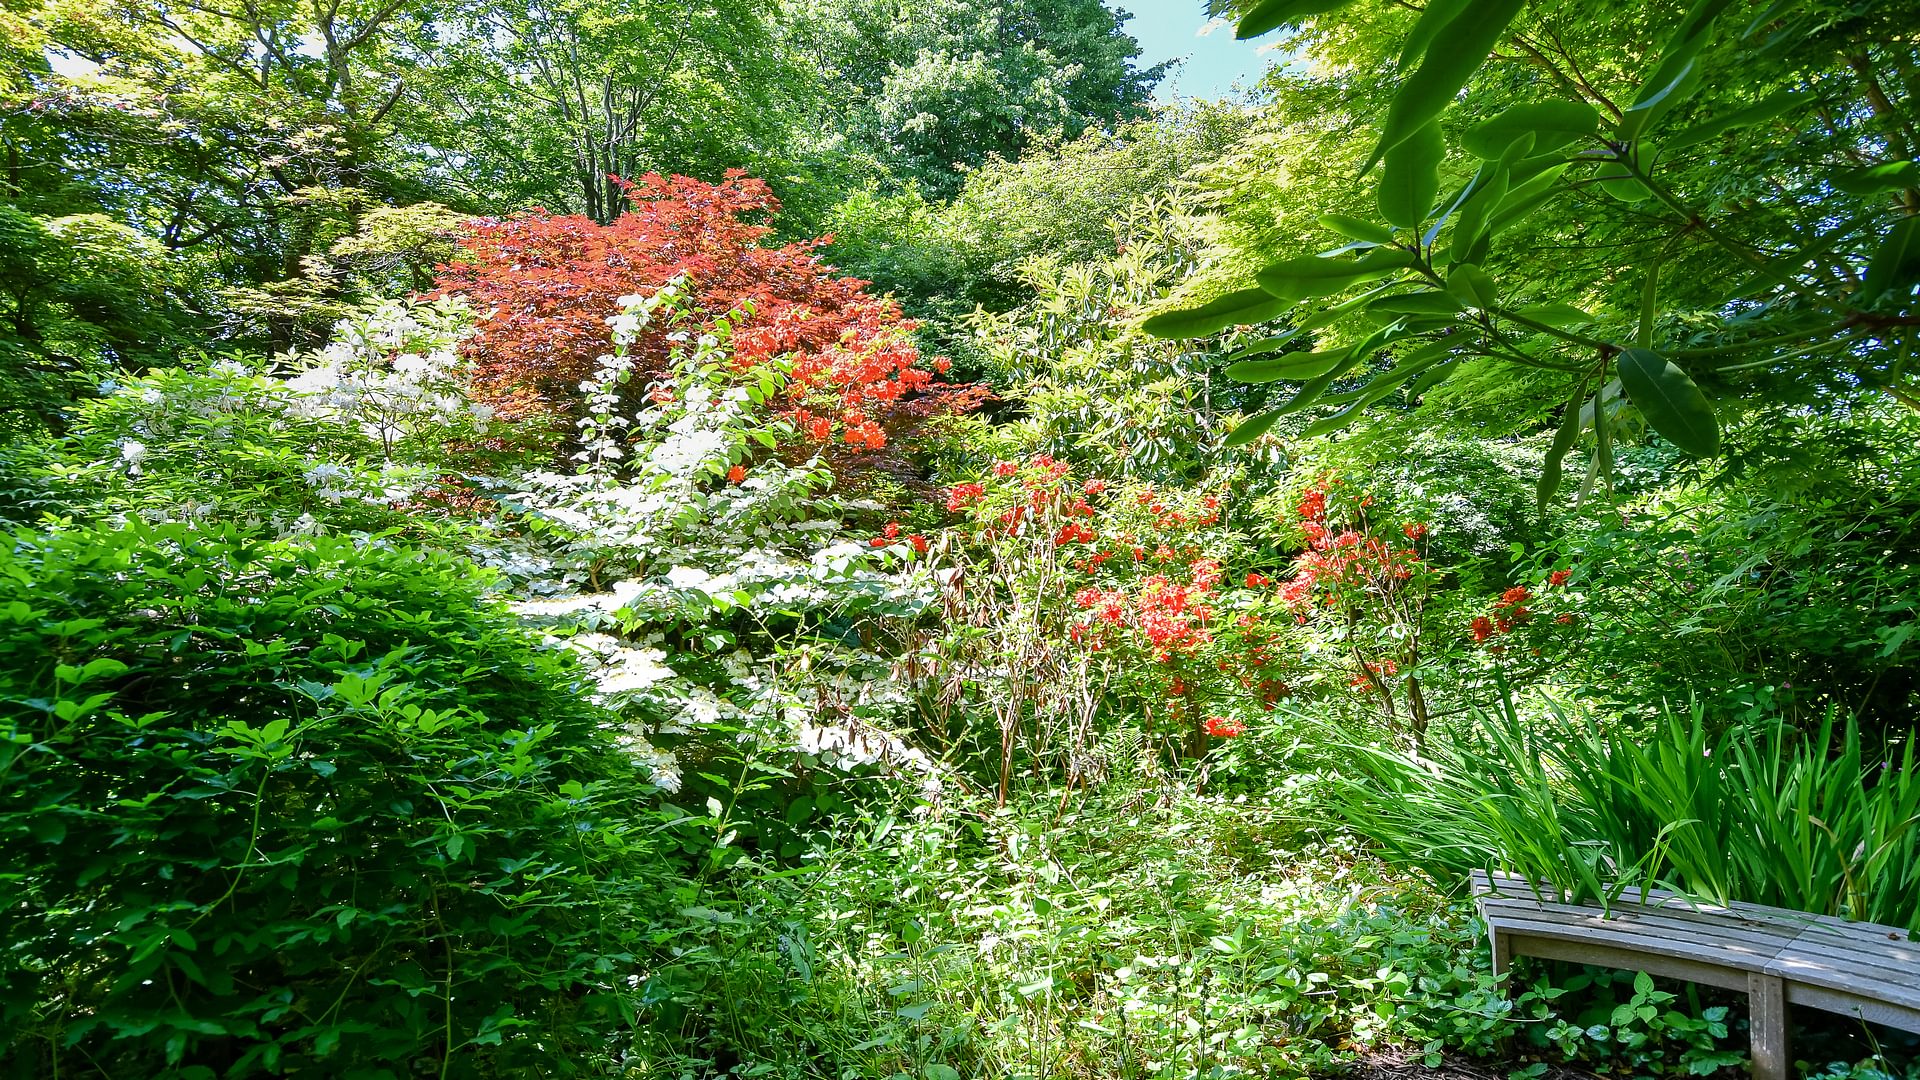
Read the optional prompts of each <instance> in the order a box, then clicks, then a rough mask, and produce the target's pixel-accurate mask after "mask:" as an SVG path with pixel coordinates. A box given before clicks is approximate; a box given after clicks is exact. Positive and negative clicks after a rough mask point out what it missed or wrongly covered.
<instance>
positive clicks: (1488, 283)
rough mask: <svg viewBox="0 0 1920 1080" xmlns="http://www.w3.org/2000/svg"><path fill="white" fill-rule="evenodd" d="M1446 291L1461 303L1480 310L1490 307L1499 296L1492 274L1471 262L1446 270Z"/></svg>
mask: <svg viewBox="0 0 1920 1080" xmlns="http://www.w3.org/2000/svg"><path fill="white" fill-rule="evenodd" d="M1447 291H1448V292H1450V293H1452V294H1453V295H1454V298H1455V299H1457V300H1459V301H1460V302H1461V303H1462V304H1465V305H1466V306H1468V307H1471V308H1479V309H1480V310H1482V311H1485V310H1486V309H1488V308H1490V307H1492V306H1493V305H1494V304H1495V303H1497V302H1498V301H1499V298H1500V291H1499V290H1498V289H1497V288H1495V287H1494V284H1493V277H1492V275H1490V274H1488V273H1487V272H1486V271H1485V270H1482V269H1480V267H1478V266H1476V265H1474V264H1473V263H1460V264H1459V265H1457V266H1455V267H1454V268H1453V269H1451V270H1449V271H1448V272H1447Z"/></svg>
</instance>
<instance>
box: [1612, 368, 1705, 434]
mask: <svg viewBox="0 0 1920 1080" xmlns="http://www.w3.org/2000/svg"><path fill="white" fill-rule="evenodd" d="M1615 366H1616V370H1617V371H1618V372H1619V375H1620V385H1621V387H1623V388H1624V389H1625V390H1626V392H1627V397H1628V398H1629V399H1630V400H1632V402H1633V404H1634V407H1635V408H1638V409H1639V410H1640V415H1642V416H1644V417H1646V418H1647V426H1648V427H1651V428H1653V430H1655V431H1657V432H1659V433H1660V434H1662V435H1664V436H1666V438H1667V441H1668V442H1671V443H1672V444H1673V445H1675V446H1677V447H1679V448H1680V449H1681V450H1683V451H1685V452H1686V453H1688V454H1691V455H1693V456H1694V457H1712V456H1713V455H1715V454H1717V453H1719V452H1720V424H1719V421H1717V420H1716V419H1714V415H1713V406H1712V405H1710V404H1708V402H1707V396H1706V395H1705V394H1703V393H1701V392H1700V388H1699V387H1698V386H1696V385H1694V381H1693V380H1692V379H1691V378H1689V377H1688V376H1687V373H1686V372H1684V371H1682V370H1680V367H1679V365H1677V364H1675V363H1674V362H1673V361H1671V360H1668V359H1667V358H1666V357H1664V356H1661V355H1660V354H1659V353H1657V352H1654V351H1653V350H1652V349H1626V350H1623V351H1622V352H1621V353H1620V358H1619V360H1617V361H1616V362H1615Z"/></svg>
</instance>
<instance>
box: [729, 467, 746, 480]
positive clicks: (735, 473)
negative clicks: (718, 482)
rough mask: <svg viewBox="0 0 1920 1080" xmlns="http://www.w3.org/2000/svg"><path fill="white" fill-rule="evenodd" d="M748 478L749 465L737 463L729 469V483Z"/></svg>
mask: <svg viewBox="0 0 1920 1080" xmlns="http://www.w3.org/2000/svg"><path fill="white" fill-rule="evenodd" d="M746 478H747V467H746V466H745V465H735V466H734V467H733V468H731V469H728V470H727V483H729V484H737V483H739V482H740V481H742V480H745V479H746Z"/></svg>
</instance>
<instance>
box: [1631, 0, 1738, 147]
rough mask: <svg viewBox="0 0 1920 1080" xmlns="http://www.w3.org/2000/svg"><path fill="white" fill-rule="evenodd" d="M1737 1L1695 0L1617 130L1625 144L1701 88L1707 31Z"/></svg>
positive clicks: (1661, 52) (1641, 85) (1642, 84)
mask: <svg viewBox="0 0 1920 1080" xmlns="http://www.w3.org/2000/svg"><path fill="white" fill-rule="evenodd" d="M1732 5H1733V0H1695V2H1694V5H1693V7H1692V8H1691V9H1690V10H1688V12H1687V15H1686V17H1685V18H1684V19H1682V20H1680V25H1679V26H1678V27H1676V28H1674V31H1673V34H1672V36H1671V37H1669V38H1668V39H1667V45H1666V48H1664V49H1662V50H1661V51H1660V63H1659V64H1658V65H1657V66H1656V67H1655V68H1654V69H1653V72H1652V74H1650V75H1648V76H1647V78H1646V80H1645V81H1644V82H1642V83H1641V84H1640V89H1639V91H1638V92H1637V93H1636V94H1634V98H1633V104H1632V105H1630V106H1628V108H1627V110H1626V112H1625V113H1624V114H1623V115H1622V116H1621V118H1620V125H1619V127H1618V128H1616V129H1615V131H1616V134H1617V135H1618V138H1619V140H1620V141H1621V142H1631V141H1633V140H1634V139H1637V138H1639V137H1640V134H1641V133H1642V132H1644V131H1646V130H1648V129H1649V128H1651V127H1652V125H1653V122H1654V121H1655V120H1657V119H1659V118H1660V116H1661V114H1663V113H1665V112H1666V111H1667V110H1669V109H1671V108H1673V107H1674V106H1675V105H1678V104H1679V103H1680V102H1682V101H1685V100H1686V98H1687V96H1688V95H1689V94H1691V93H1692V92H1693V88H1694V87H1695V86H1697V85H1699V82H1700V68H1699V65H1698V63H1696V59H1697V57H1698V56H1699V53H1700V49H1701V47H1702V46H1704V45H1705V44H1706V43H1707V30H1708V29H1709V28H1710V27H1711V26H1712V25H1713V21H1714V20H1715V19H1717V18H1719V17H1720V13H1721V12H1722V11H1725V10H1726V9H1727V8H1729V7H1731V6H1732Z"/></svg>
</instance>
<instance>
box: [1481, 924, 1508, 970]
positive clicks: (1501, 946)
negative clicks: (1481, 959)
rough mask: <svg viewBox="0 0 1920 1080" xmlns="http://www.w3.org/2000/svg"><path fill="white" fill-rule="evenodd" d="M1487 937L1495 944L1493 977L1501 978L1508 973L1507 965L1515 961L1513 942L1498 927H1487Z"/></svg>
mask: <svg viewBox="0 0 1920 1080" xmlns="http://www.w3.org/2000/svg"><path fill="white" fill-rule="evenodd" d="M1487 938H1488V940H1489V942H1490V943H1491V944H1492V946H1493V977H1494V978H1496V979H1497V978H1499V977H1500V976H1502V975H1505V974H1506V973H1507V967H1508V966H1509V965H1511V964H1512V963H1513V943H1512V942H1510V941H1508V940H1507V939H1506V937H1505V936H1504V935H1503V934H1501V933H1500V930H1499V928H1498V927H1493V926H1489V927H1488V928H1487Z"/></svg>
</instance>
